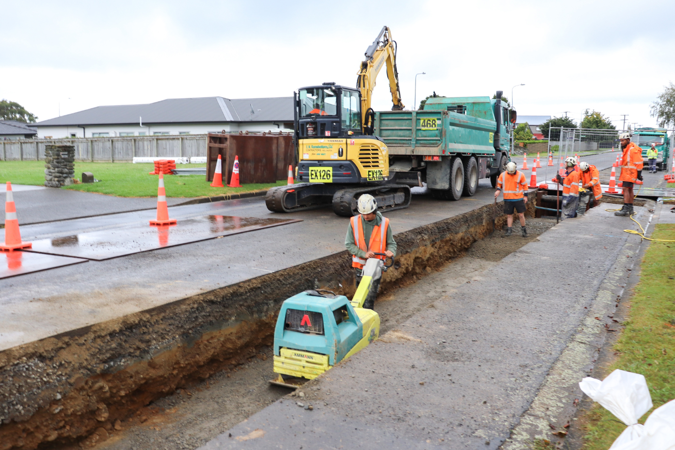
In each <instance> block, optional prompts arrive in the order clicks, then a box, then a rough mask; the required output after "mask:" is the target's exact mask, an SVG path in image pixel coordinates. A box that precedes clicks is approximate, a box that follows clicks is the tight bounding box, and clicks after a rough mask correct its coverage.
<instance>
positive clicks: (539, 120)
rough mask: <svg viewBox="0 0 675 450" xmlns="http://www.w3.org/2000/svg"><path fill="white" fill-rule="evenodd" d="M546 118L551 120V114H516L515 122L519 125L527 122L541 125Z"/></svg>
mask: <svg viewBox="0 0 675 450" xmlns="http://www.w3.org/2000/svg"><path fill="white" fill-rule="evenodd" d="M547 120H551V116H518V118H517V119H516V123H517V124H519V125H520V124H521V123H525V122H527V124H528V125H541V124H542V123H544V122H546V121H547Z"/></svg>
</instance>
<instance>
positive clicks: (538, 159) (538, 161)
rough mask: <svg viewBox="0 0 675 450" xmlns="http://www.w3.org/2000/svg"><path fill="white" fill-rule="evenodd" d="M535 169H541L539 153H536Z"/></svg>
mask: <svg viewBox="0 0 675 450" xmlns="http://www.w3.org/2000/svg"><path fill="white" fill-rule="evenodd" d="M536 166H537V169H541V158H540V157H539V152H537V164H536Z"/></svg>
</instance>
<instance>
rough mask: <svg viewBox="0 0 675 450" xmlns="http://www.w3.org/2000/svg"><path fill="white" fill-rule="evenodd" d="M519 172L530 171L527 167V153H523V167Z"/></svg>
mask: <svg viewBox="0 0 675 450" xmlns="http://www.w3.org/2000/svg"><path fill="white" fill-rule="evenodd" d="M520 170H530V169H529V168H528V167H527V153H523V167H522V168H521V169H520Z"/></svg>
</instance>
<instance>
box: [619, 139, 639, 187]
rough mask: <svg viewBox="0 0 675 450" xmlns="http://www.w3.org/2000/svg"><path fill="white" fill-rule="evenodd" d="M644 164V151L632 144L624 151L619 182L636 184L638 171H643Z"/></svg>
mask: <svg viewBox="0 0 675 450" xmlns="http://www.w3.org/2000/svg"><path fill="white" fill-rule="evenodd" d="M642 162H643V160H642V149H641V148H640V147H638V146H637V145H635V143H634V142H631V143H630V144H628V146H627V147H626V148H625V149H624V151H623V156H622V158H621V176H620V177H619V180H620V181H630V182H631V183H635V182H636V181H637V176H638V174H637V173H638V170H642Z"/></svg>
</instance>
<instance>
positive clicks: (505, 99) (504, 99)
mask: <svg viewBox="0 0 675 450" xmlns="http://www.w3.org/2000/svg"><path fill="white" fill-rule="evenodd" d="M492 100H497V94H493V95H492ZM502 102H503V103H509V99H508V98H506V97H504V96H503V95H502ZM509 105H510V103H509Z"/></svg>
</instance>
